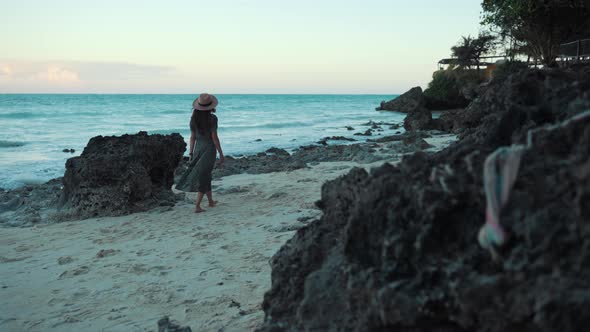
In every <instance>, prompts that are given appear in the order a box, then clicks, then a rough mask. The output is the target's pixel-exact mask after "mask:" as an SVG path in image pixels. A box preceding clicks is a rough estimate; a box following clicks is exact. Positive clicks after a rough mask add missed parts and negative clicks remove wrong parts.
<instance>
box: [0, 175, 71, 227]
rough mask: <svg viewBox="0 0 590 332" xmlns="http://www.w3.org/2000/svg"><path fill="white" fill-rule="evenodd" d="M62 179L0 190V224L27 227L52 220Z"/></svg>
mask: <svg viewBox="0 0 590 332" xmlns="http://www.w3.org/2000/svg"><path fill="white" fill-rule="evenodd" d="M61 188H62V179H61V178H58V179H53V180H51V181H48V182H47V183H43V184H39V185H29V186H25V187H22V188H18V189H14V190H9V191H0V225H6V226H16V227H28V226H33V225H35V224H39V223H46V222H48V221H52V220H51V219H52V217H53V215H54V214H55V212H56V211H57V203H58V200H59V196H60V194H61Z"/></svg>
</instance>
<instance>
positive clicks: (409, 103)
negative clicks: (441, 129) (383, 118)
mask: <svg viewBox="0 0 590 332" xmlns="http://www.w3.org/2000/svg"><path fill="white" fill-rule="evenodd" d="M424 104H425V100H424V95H423V94H422V88H420V87H419V86H417V87H414V88H411V89H410V90H409V91H407V92H405V93H404V94H402V95H400V96H399V97H397V98H395V99H392V100H390V101H388V102H385V101H382V102H381V105H380V106H379V107H377V108H376V110H377V111H395V112H403V113H408V112H411V111H413V110H414V109H416V108H420V107H423V106H424Z"/></svg>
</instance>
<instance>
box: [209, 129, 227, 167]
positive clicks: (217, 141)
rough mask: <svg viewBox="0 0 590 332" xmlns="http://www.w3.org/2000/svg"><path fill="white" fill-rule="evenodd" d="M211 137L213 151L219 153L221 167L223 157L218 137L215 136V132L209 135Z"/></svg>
mask: <svg viewBox="0 0 590 332" xmlns="http://www.w3.org/2000/svg"><path fill="white" fill-rule="evenodd" d="M211 137H212V138H213V144H215V149H217V152H219V164H220V165H223V162H224V161H225V157H224V156H223V151H222V150H221V143H219V136H217V130H215V131H213V132H212V133H211Z"/></svg>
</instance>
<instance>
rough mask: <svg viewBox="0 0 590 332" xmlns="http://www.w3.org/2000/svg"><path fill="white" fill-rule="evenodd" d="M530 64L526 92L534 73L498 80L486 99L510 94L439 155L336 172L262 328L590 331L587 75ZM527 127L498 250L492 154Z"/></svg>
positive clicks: (285, 252) (279, 266) (281, 266)
mask: <svg viewBox="0 0 590 332" xmlns="http://www.w3.org/2000/svg"><path fill="white" fill-rule="evenodd" d="M526 75H533V76H532V77H537V78H538V81H541V82H542V83H538V82H535V81H534V80H533V82H532V83H531V84H532V85H531V87H532V89H531V90H529V89H524V91H523V90H522V89H523V88H524V87H525V86H527V85H525V84H524V81H525V80H527V78H525V77H523V78H516V77H515V78H513V82H517V81H518V82H522V84H511V85H509V86H511V87H512V88H515V89H516V90H515V91H509V90H505V89H507V88H506V87H503V86H497V87H494V88H493V90H495V92H494V91H489V90H488V91H487V92H486V95H487V98H489V100H490V101H491V100H496V101H503V103H499V104H496V105H495V106H494V107H495V110H493V111H492V110H480V112H481V113H485V114H486V116H484V117H483V119H480V120H479V124H474V127H473V130H472V131H471V132H470V133H468V134H466V135H465V136H464V138H463V139H462V140H461V141H459V142H457V143H455V144H453V145H451V146H450V147H449V148H447V149H445V150H443V151H441V152H440V153H437V154H434V155H428V154H425V153H421V152H418V153H415V154H413V155H410V156H407V157H405V158H404V159H403V160H402V162H400V163H399V164H398V165H397V166H392V165H389V164H385V165H383V166H382V167H380V168H377V169H374V170H372V172H371V173H370V174H369V173H367V172H366V171H364V170H362V169H355V170H353V171H352V172H350V173H349V174H348V175H346V176H344V177H341V178H339V179H337V180H334V181H331V182H328V183H326V184H325V185H324V186H323V187H322V198H321V200H320V201H319V202H318V203H317V204H318V206H319V207H320V208H321V209H322V210H323V216H322V218H321V219H320V220H316V221H314V222H312V223H311V224H310V225H309V226H307V227H305V228H303V229H300V230H298V231H297V233H296V235H295V236H294V237H293V238H292V239H291V240H289V241H288V242H287V243H286V244H285V245H284V246H283V247H282V248H281V249H280V250H279V252H277V253H276V254H275V256H274V257H273V258H272V261H271V265H272V287H271V289H270V290H269V291H268V292H267V294H266V295H265V299H264V302H263V308H264V311H265V322H264V326H263V327H262V328H261V329H260V330H261V331H306V330H307V331H309V330H321V331H389V330H393V331H416V332H417V331H424V332H426V331H476V330H477V331H490V332H495V331H498V332H499V331H516V330H518V331H555V330H560V331H564V332H569V331H579V330H584V329H585V328H586V326H587V325H588V323H590V314H589V313H588V312H587V310H585V309H584V308H586V307H587V306H588V305H590V224H589V223H588V222H587V221H588V220H590V209H588V207H587V206H588V205H589V204H588V199H590V190H589V189H588V188H590V159H589V157H588V156H590V114H588V116H586V117H584V118H582V119H579V120H576V121H570V122H564V120H565V119H566V118H570V117H571V116H572V115H574V114H578V113H580V110H579V108H578V106H577V105H585V103H586V101H585V100H586V98H587V92H582V91H578V94H575V93H572V94H569V93H568V92H567V91H572V90H573V91H576V90H577V89H578V88H577V86H578V85H582V86H585V84H586V83H584V82H582V81H579V80H576V81H577V82H578V83H573V82H574V81H566V80H559V81H557V82H556V81H555V79H557V78H559V77H562V76H561V75H562V74H561V73H557V72H554V73H547V72H532V73H527V74H526ZM532 77H531V76H528V79H531V78H532ZM559 82H561V83H559ZM566 82H567V83H566ZM546 84H549V85H550V84H556V85H555V86H553V88H549V89H543V88H542V86H544V85H546ZM568 86H569V87H568ZM534 87H537V88H538V89H537V90H535V88H534ZM554 89H557V90H554ZM585 91H590V90H589V89H586V90H585ZM539 92H543V93H544V94H545V95H543V96H541V95H539V94H538V93H539ZM492 94H496V96H493V95H492ZM508 95H513V96H515V98H514V99H513V102H511V101H510V98H508V97H507V96H508ZM516 95H519V96H523V95H524V97H523V98H524V99H520V97H516ZM502 96H506V97H502ZM481 105H485V104H481ZM486 107H487V106H486ZM581 108H583V107H581ZM546 124H554V126H553V127H542V126H543V125H546ZM534 128H542V129H538V130H536V131H534V132H533V131H531V130H532V129H534ZM529 132H530V133H531V134H530V135H529V137H530V140H529V141H530V146H529V147H528V148H527V150H526V151H525V153H524V155H523V157H522V161H521V167H520V170H519V172H518V176H517V179H516V182H515V185H514V188H513V190H512V192H511V194H510V198H509V200H508V202H507V205H506V206H505V208H504V209H503V211H502V215H501V223H502V225H503V226H504V227H505V228H506V229H507V230H508V232H509V234H510V241H509V242H508V243H507V244H506V245H505V246H504V247H502V248H500V256H501V259H500V260H499V261H494V260H492V259H491V257H490V255H489V253H488V252H487V251H485V250H483V249H482V248H481V247H480V246H479V245H478V243H477V233H478V230H479V228H480V227H481V226H482V225H483V222H484V217H485V195H484V191H483V186H482V184H483V178H482V169H483V163H484V160H485V159H486V157H487V156H488V155H489V154H490V153H491V152H493V151H494V150H495V149H496V148H498V147H500V146H503V145H507V144H510V143H519V144H527V141H528V140H527V133H529Z"/></svg>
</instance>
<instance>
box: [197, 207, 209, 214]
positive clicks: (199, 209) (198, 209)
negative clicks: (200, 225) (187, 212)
mask: <svg viewBox="0 0 590 332" xmlns="http://www.w3.org/2000/svg"><path fill="white" fill-rule="evenodd" d="M205 211H207V210H203V209H201V207H200V206H197V207H196V208H195V213H201V212H205Z"/></svg>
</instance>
